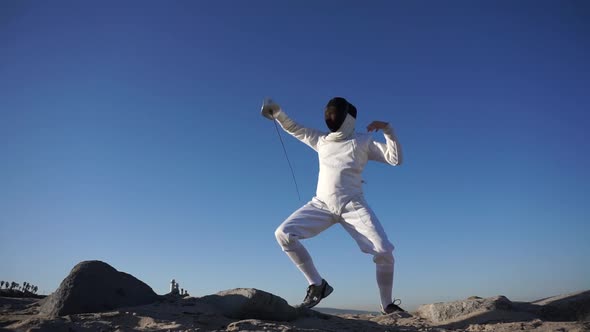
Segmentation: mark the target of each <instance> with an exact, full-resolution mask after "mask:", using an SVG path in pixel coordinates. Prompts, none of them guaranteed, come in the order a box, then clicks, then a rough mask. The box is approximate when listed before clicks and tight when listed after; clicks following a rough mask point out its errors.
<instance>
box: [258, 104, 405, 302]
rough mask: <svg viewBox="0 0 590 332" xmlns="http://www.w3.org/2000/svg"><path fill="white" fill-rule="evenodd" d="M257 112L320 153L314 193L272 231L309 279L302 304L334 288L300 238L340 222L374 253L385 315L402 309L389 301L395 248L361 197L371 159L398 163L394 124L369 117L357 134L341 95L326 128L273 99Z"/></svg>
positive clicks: (327, 117)
mask: <svg viewBox="0 0 590 332" xmlns="http://www.w3.org/2000/svg"><path fill="white" fill-rule="evenodd" d="M261 113H262V115H263V116H265V117H266V118H268V119H271V120H276V121H278V123H279V124H280V125H281V127H282V128H283V129H284V130H285V131H286V132H287V133H289V134H291V135H292V136H294V137H295V138H297V139H299V140H300V141H302V142H303V143H305V144H307V145H308V146H310V147H311V148H312V149H314V150H315V151H316V152H317V153H318V157H319V163H320V166H319V175H318V185H317V191H316V196H315V197H313V199H312V200H311V201H310V202H308V203H307V204H305V205H304V206H303V207H301V208H300V209H299V210H297V211H295V212H294V213H293V214H292V215H291V216H290V217H289V218H287V220H285V221H284V222H283V223H282V224H281V225H280V226H279V227H278V228H277V230H276V232H275V236H276V238H277V241H278V242H279V244H280V246H281V247H282V249H283V251H285V253H286V254H287V256H289V258H290V259H291V260H292V261H293V263H295V265H296V266H297V268H299V270H301V272H302V273H303V275H304V276H305V278H306V279H307V281H308V282H309V287H308V289H307V294H306V296H305V299H304V300H303V303H302V304H301V306H302V307H306V308H312V307H314V306H315V305H317V304H318V303H319V302H320V301H321V300H322V299H323V298H325V297H327V296H328V295H330V293H332V291H333V288H332V287H331V286H330V285H329V284H328V283H327V282H326V280H324V279H322V277H321V276H320V274H319V273H318V271H317V270H316V268H315V266H314V263H313V260H312V258H311V256H310V255H309V253H308V252H307V250H306V249H305V247H304V246H303V245H302V244H301V242H300V241H299V240H301V239H307V238H310V237H313V236H315V235H317V234H319V233H320V232H322V231H324V230H325V229H327V228H328V227H330V226H332V225H334V224H336V223H339V224H341V225H342V226H343V227H344V229H345V230H346V231H347V232H348V233H349V234H350V235H351V236H352V237H353V238H354V240H355V241H356V242H357V244H358V245H359V247H360V249H361V251H363V252H365V253H368V254H371V255H373V261H374V262H375V264H376V270H377V272H376V276H377V284H378V286H379V293H380V297H381V309H382V310H381V311H382V312H383V313H384V314H389V313H392V312H395V311H402V309H401V308H400V307H399V306H397V305H396V304H394V303H393V301H392V288H393V265H394V258H393V249H394V247H393V245H392V244H391V243H390V242H389V240H388V239H387V235H386V234H385V231H384V230H383V227H382V226H381V223H380V222H379V220H378V219H377V216H375V214H374V213H373V211H372V210H371V208H370V207H369V205H368V204H367V202H366V201H365V199H364V197H363V190H362V182H363V181H362V178H361V173H362V171H363V169H364V168H365V165H366V164H367V162H368V161H369V160H375V161H380V162H383V163H387V164H390V165H393V166H396V165H400V164H401V161H402V154H401V148H400V145H399V143H398V140H397V137H396V136H395V134H394V131H393V128H392V127H391V126H390V125H389V124H388V123H386V122H382V121H373V122H372V123H371V124H369V125H368V126H367V131H368V132H369V133H356V132H355V130H354V129H355V121H356V115H357V110H356V108H355V107H354V106H353V105H352V104H351V103H349V102H348V101H347V100H346V99H344V98H341V97H337V98H333V99H331V100H330V101H329V102H328V104H327V105H326V109H325V120H326V124H327V126H328V128H329V129H330V132H328V133H324V132H321V131H318V130H315V129H310V128H305V127H303V126H301V125H299V124H297V123H296V122H294V121H293V120H291V119H290V118H289V117H288V116H287V114H286V113H285V112H284V111H283V110H282V109H281V107H280V106H279V105H278V104H276V103H274V102H270V103H265V104H264V105H263V107H262V112H261ZM378 130H382V131H383V134H384V136H385V142H386V143H380V142H376V141H374V140H373V138H372V134H371V133H370V132H372V131H378Z"/></svg>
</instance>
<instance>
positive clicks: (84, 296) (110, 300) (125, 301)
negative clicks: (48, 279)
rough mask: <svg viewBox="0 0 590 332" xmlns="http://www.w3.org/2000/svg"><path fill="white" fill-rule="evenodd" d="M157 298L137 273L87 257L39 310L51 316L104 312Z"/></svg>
mask: <svg viewBox="0 0 590 332" xmlns="http://www.w3.org/2000/svg"><path fill="white" fill-rule="evenodd" d="M157 299H158V295H157V294H156V293H154V291H153V290H152V289H151V288H150V287H149V286H148V285H146V284H145V283H143V282H142V281H141V280H138V279H137V278H135V277H134V276H132V275H130V274H127V273H124V272H119V271H117V270H115V269H114V268H113V267H112V266H110V265H108V264H107V263H104V262H101V261H84V262H81V263H79V264H78V265H76V266H75V267H74V268H73V269H72V271H71V272H70V274H69V275H68V276H67V277H66V278H65V279H64V280H63V281H62V282H61V284H60V286H59V288H58V289H57V291H55V293H53V294H51V295H50V296H48V297H47V298H46V299H45V301H43V304H42V305H41V308H40V312H41V313H42V314H44V315H48V316H50V317H56V316H64V315H70V314H78V313H90V312H103V311H109V310H113V309H115V308H120V307H127V306H136V305H142V304H148V303H152V302H154V301H156V300H157Z"/></svg>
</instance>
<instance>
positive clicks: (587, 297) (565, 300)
mask: <svg viewBox="0 0 590 332" xmlns="http://www.w3.org/2000/svg"><path fill="white" fill-rule="evenodd" d="M532 304H534V305H536V306H540V307H541V308H540V310H539V314H540V315H541V317H542V318H543V319H546V320H551V321H574V320H579V321H590V290H588V291H583V292H577V293H571V294H564V295H558V296H553V297H549V298H546V299H542V300H538V301H535V302H533V303H532Z"/></svg>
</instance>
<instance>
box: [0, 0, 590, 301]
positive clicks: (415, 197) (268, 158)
mask: <svg viewBox="0 0 590 332" xmlns="http://www.w3.org/2000/svg"><path fill="white" fill-rule="evenodd" d="M0 48H1V49H0V229H1V233H0V234H1V235H0V250H1V252H2V260H1V264H0V279H4V280H10V281H12V280H14V281H17V282H22V281H28V282H30V283H33V284H36V285H38V286H39V287H40V289H41V290H42V291H44V292H51V291H53V290H54V289H56V288H57V287H58V285H59V283H60V282H61V280H62V279H63V278H64V277H65V276H66V275H67V274H68V272H69V271H70V269H71V268H72V267H73V266H74V265H75V264H76V263H78V262H80V261H82V260H88V259H100V260H104V261H106V262H108V263H109V264H111V265H113V266H114V267H115V268H117V269H119V270H122V271H125V272H128V273H131V274H133V275H135V276H136V277H138V278H140V279H141V280H143V281H145V282H146V283H148V284H149V285H150V286H151V287H153V288H154V290H155V291H156V292H158V293H164V292H166V291H167V289H168V287H169V281H170V279H171V278H176V279H177V280H178V281H179V282H180V283H181V287H183V288H186V289H188V290H189V292H190V293H191V294H192V295H196V296H200V295H205V294H210V293H214V292H217V291H220V290H223V289H228V288H234V287H255V288H259V289H264V290H267V291H270V292H273V293H275V294H278V295H281V296H283V297H284V298H286V299H287V300H288V301H289V302H291V303H298V302H299V301H300V300H302V299H303V296H304V295H305V294H304V293H305V288H306V282H305V279H304V278H303V276H302V275H301V274H300V273H299V271H298V270H296V268H295V267H294V266H292V264H291V262H290V261H289V260H288V258H287V257H286V256H285V255H284V253H283V252H282V251H281V250H280V248H279V246H278V244H277V243H276V242H275V239H274V234H273V233H274V230H275V228H276V227H277V226H278V225H279V224H280V223H281V222H282V221H283V220H284V219H285V218H286V217H287V216H288V215H289V214H291V212H292V211H294V210H295V209H297V208H298V207H299V206H300V205H302V204H304V203H305V202H306V201H307V200H309V199H310V198H311V197H312V196H313V194H314V191H315V185H316V179H317V171H318V163H317V157H316V154H315V152H313V150H311V149H309V148H308V147H307V146H305V145H304V144H301V143H299V142H298V141H296V140H295V139H293V138H291V137H287V136H284V139H285V144H286V147H287V150H288V153H289V156H290V158H291V161H292V163H293V167H294V169H295V175H296V177H297V181H298V183H299V187H300V190H301V193H302V200H301V201H299V200H298V199H297V195H296V192H295V188H294V185H293V182H292V179H291V174H290V172H289V168H288V165H287V163H286V161H285V159H284V156H283V151H282V149H281V146H280V143H279V141H278V137H277V135H276V132H275V128H274V126H273V124H272V122H270V121H268V120H266V119H264V118H262V117H261V116H260V113H259V110H260V104H261V101H262V99H263V98H264V97H265V96H272V97H273V98H275V99H276V100H277V101H278V102H280V103H281V104H282V106H283V108H284V109H285V110H286V111H287V112H288V113H289V114H290V115H291V116H292V117H293V118H294V119H295V120H297V121H298V122H300V123H302V124H305V125H307V126H310V127H316V128H321V129H323V128H325V124H324V122H323V106H324V105H325V103H326V102H327V101H328V100H329V99H330V98H332V97H334V96H344V97H346V98H348V99H349V100H350V101H351V102H352V103H353V104H355V105H356V106H357V108H358V111H359V115H358V119H357V123H358V127H359V129H362V128H363V127H364V126H366V125H367V124H368V123H369V122H370V121H372V120H383V121H389V122H390V123H391V124H392V125H393V126H394V127H395V129H396V131H397V134H398V136H399V139H400V141H401V144H402V146H403V148H404V152H405V164H404V165H402V166H400V167H391V166H387V165H382V164H376V163H373V164H369V165H368V167H367V168H366V169H365V174H364V177H365V180H366V181H367V184H366V186H365V193H366V197H367V200H368V202H369V203H370V204H371V206H372V207H373V209H374V210H375V211H376V213H377V215H378V216H379V217H380V219H381V222H382V223H383V225H384V227H385V229H386V231H387V233H388V234H389V236H390V238H391V240H392V242H393V243H394V244H395V246H396V250H395V255H396V260H397V263H396V276H395V291H394V295H395V297H399V298H401V299H402V300H403V301H404V305H405V306H406V307H409V308H412V307H414V306H415V305H417V304H420V303H430V302H434V301H445V300H452V299H458V298H463V297H467V296H471V295H479V296H492V295H497V294H503V295H506V296H508V297H510V298H512V299H515V300H526V299H534V298H540V297H544V296H548V295H553V294H558V293H564V292H569V291H576V290H582V289H589V288H590V264H588V257H590V241H588V238H590V220H589V219H590V181H589V175H588V170H589V169H590V154H589V152H590V149H589V143H588V141H589V139H590V131H589V130H588V127H589V126H590V114H589V111H590V91H589V90H590V89H589V87H590V61H589V60H588V59H590V6H589V4H588V2H586V1H566V0H564V1H518V2H513V1H485V2H484V1H476V2H474V1H450V2H444V3H443V2H438V1H429V2H427V1H405V2H393V1H372V2H362V3H361V2H360V1H355V2H345V1H321V2H316V1H299V2H295V1H291V2H276V1H265V2H262V1H216V2H212V1H168V2H163V1H152V2H150V1H126V2H120V1H110V2H109V1H100V2H97V1H94V2H87V1H86V2H80V1H67V2H65V1H51V2H45V1H2V2H1V4H0ZM375 138H376V139H383V138H382V135H381V134H380V133H378V134H375ZM305 243H306V245H307V246H308V249H309V251H310V252H311V254H312V255H313V257H314V259H315V261H316V263H317V266H318V268H319V270H320V272H321V273H322V274H323V276H324V277H325V278H326V279H327V280H329V281H330V283H331V284H333V286H334V288H335V292H334V293H333V295H331V296H330V297H329V298H328V299H326V300H325V301H324V302H323V303H322V305H323V306H329V307H339V308H358V309H371V310H375V309H377V307H378V303H379V301H378V292H377V287H376V284H375V281H374V265H373V263H372V261H371V257H370V256H368V255H365V254H363V253H361V252H360V251H359V250H358V248H357V247H356V244H355V242H354V241H353V240H352V239H351V238H350V237H349V236H348V234H347V233H346V232H344V231H343V229H342V228H341V227H340V226H334V227H332V228H330V229H329V230H328V231H326V232H325V233H322V234H321V235H320V236H318V237H316V238H314V239H311V240H308V241H306V242H305Z"/></svg>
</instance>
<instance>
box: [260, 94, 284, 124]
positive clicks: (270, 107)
mask: <svg viewBox="0 0 590 332" xmlns="http://www.w3.org/2000/svg"><path fill="white" fill-rule="evenodd" d="M280 110H281V106H279V104H277V103H275V102H274V101H273V100H272V99H270V98H266V99H264V102H263V103H262V109H261V110H260V114H262V116H263V117H265V118H267V119H269V120H274V119H276V118H277V116H278V115H279V111H280Z"/></svg>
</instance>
